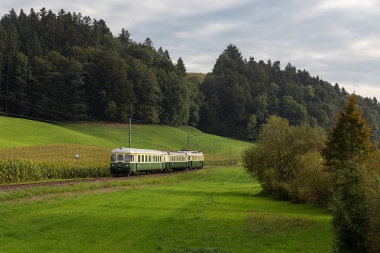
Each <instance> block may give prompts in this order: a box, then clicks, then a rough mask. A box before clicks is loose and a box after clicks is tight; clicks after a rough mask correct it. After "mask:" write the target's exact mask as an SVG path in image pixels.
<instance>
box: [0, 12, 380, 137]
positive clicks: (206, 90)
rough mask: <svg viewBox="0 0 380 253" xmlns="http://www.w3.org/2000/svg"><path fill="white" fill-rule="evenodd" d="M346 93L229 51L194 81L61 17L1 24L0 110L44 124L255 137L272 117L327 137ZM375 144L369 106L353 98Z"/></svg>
mask: <svg viewBox="0 0 380 253" xmlns="http://www.w3.org/2000/svg"><path fill="white" fill-rule="evenodd" d="M347 96H348V94H347V92H346V91H345V89H344V88H343V87H342V88H341V87H339V85H338V84H335V85H334V86H333V85H331V84H330V83H328V82H326V81H324V80H322V79H320V78H319V77H318V76H317V77H313V76H311V75H310V74H309V73H308V72H307V71H306V70H297V69H296V67H294V66H292V65H291V64H290V63H288V64H287V65H286V67H285V68H284V69H281V65H280V61H274V62H272V61H271V60H267V61H266V62H264V61H263V60H260V61H256V60H255V59H254V58H253V57H249V59H246V58H244V57H243V56H242V54H241V52H240V51H239V49H238V48H237V47H236V46H235V45H232V44H229V45H227V48H226V49H225V50H224V51H223V52H222V53H221V54H220V55H219V57H218V58H217V59H216V63H215V65H214V67H213V70H212V72H210V73H207V74H206V75H205V78H204V80H200V79H198V78H196V77H194V76H192V75H189V73H187V70H186V67H185V63H184V61H183V60H182V58H179V59H178V60H177V61H176V62H175V63H173V61H172V60H171V58H170V55H169V52H168V51H167V50H164V49H162V48H161V47H160V48H158V49H155V48H154V46H153V42H152V40H151V39H149V38H147V39H146V40H145V41H144V42H143V43H140V42H135V41H133V40H132V39H131V34H130V33H129V32H128V30H125V29H122V31H121V32H120V34H118V36H113V35H112V33H111V32H110V29H109V28H108V27H107V25H106V23H105V21H104V20H95V19H91V18H90V17H88V16H82V14H81V13H75V12H74V13H71V12H65V11H64V10H60V11H59V12H58V13H57V14H55V13H53V12H52V11H51V10H47V9H45V8H42V9H41V10H40V11H39V12H35V11H34V10H33V9H31V10H30V12H29V14H26V13H25V12H24V11H23V10H21V11H20V13H19V14H17V13H16V12H15V11H14V10H13V9H12V10H11V11H9V13H8V14H6V15H4V16H3V17H2V18H1V20H0V112H1V113H3V114H8V115H22V116H24V117H31V118H36V119H46V120H58V121H59V120H69V121H70V120H83V119H88V120H100V121H109V122H128V118H129V117H132V118H133V119H134V120H136V121H137V122H140V123H147V124H165V125H170V126H181V125H191V126H197V127H198V128H199V129H200V130H203V131H205V132H208V133H213V134H218V135H222V136H228V137H234V138H239V139H246V140H247V139H251V140H254V139H256V137H257V135H258V133H259V129H260V127H261V125H262V124H264V123H266V122H267V120H268V118H269V117H270V116H272V115H276V116H280V117H282V118H285V119H288V120H289V123H290V124H291V125H301V124H304V123H306V124H309V125H311V126H317V125H318V126H321V127H322V128H324V129H329V128H330V127H331V126H332V125H333V123H334V118H335V115H336V114H337V113H338V111H339V109H340V108H341V106H342V105H343V104H344V101H345V99H346V98H347ZM358 105H359V106H360V107H361V108H362V109H363V111H364V112H365V114H364V117H365V118H366V119H367V120H368V122H369V124H370V126H371V128H372V131H373V133H374V136H380V133H379V131H380V129H379V128H378V125H379V123H380V106H379V104H378V101H377V99H376V98H362V97H360V96H358Z"/></svg>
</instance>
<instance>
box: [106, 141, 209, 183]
mask: <svg viewBox="0 0 380 253" xmlns="http://www.w3.org/2000/svg"><path fill="white" fill-rule="evenodd" d="M203 164H204V155H203V153H202V152H200V151H197V150H179V151H160V150H151V149H138V148H124V147H120V148H115V149H113V150H112V151H111V163H110V171H111V174H112V175H114V176H129V175H138V174H139V173H146V174H149V173H160V172H167V171H178V170H189V169H201V168H203Z"/></svg>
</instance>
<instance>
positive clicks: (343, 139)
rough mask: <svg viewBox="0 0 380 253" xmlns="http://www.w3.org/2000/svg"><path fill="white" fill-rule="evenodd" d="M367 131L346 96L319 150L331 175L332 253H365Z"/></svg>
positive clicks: (366, 224)
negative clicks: (333, 241)
mask: <svg viewBox="0 0 380 253" xmlns="http://www.w3.org/2000/svg"><path fill="white" fill-rule="evenodd" d="M371 148H372V145H371V143H370V129H369V127H368V126H367V122H366V120H365V119H364V118H363V117H362V112H361V111H360V110H358V109H357V103H356V95H355V94H352V95H350V96H349V98H348V100H347V102H346V105H345V106H344V108H343V109H342V111H341V112H340V114H339V116H338V118H337V120H336V123H335V125H334V127H333V129H332V131H331V134H330V138H329V140H328V141H327V142H326V147H325V148H324V149H323V151H322V155H323V157H324V158H325V161H326V165H327V166H328V167H329V171H330V172H332V173H333V175H334V182H335V191H334V195H333V205H332V211H333V213H332V215H333V229H334V234H335V239H336V240H335V245H334V250H335V251H336V252H369V250H368V247H367V246H366V238H367V228H368V222H369V217H368V215H367V213H368V212H367V208H368V207H367V199H366V193H365V188H364V182H363V180H364V172H365V167H364V164H365V159H366V158H367V157H368V156H369V154H370V152H371Z"/></svg>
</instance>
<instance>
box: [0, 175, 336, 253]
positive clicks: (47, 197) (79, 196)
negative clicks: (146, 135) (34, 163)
mask: <svg viewBox="0 0 380 253" xmlns="http://www.w3.org/2000/svg"><path fill="white" fill-rule="evenodd" d="M260 190H261V188H260V185H259V184H258V183H257V182H255V181H254V180H253V179H252V178H251V177H249V176H248V175H247V174H246V173H244V171H243V170H242V169H241V168H213V169H211V168H209V169H203V170H199V171H195V172H189V173H184V174H181V175H172V176H168V177H160V178H150V179H146V178H145V179H144V178H136V179H134V180H125V181H119V182H113V183H99V184H82V185H78V186H71V187H67V186H66V187H65V188H63V189H60V187H57V188H52V189H43V190H37V189H34V190H29V191H32V193H31V194H30V196H34V197H29V198H20V197H21V196H28V193H27V191H28V190H24V191H22V192H24V193H21V192H19V193H18V194H16V193H11V192H2V193H1V194H0V197H1V198H0V199H1V200H0V201H1V203H0V204H1V205H0V214H1V215H0V252H169V253H179V252H191V253H192V252H194V253H195V252H200V253H208V252H220V253H227V252H239V253H240V252H329V251H330V245H331V240H332V234H331V231H330V230H331V228H330V219H331V218H330V216H329V215H328V214H327V211H325V210H322V209H319V208H316V207H313V206H311V205H293V204H289V203H286V202H278V201H273V200H270V199H268V198H265V197H262V196H260V195H258V193H259V192H260ZM36 191H37V192H39V193H40V194H35V192H36ZM33 192H34V193H33ZM12 194H13V195H12ZM15 194H16V195H15ZM36 195H39V196H36ZM12 196H13V197H12ZM17 196H18V197H17Z"/></svg>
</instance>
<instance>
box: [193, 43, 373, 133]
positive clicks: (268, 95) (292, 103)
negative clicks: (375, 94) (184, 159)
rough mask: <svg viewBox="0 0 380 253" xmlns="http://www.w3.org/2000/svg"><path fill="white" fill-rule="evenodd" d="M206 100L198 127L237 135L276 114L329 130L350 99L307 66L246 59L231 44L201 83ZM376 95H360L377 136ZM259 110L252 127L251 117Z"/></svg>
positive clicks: (256, 128)
mask: <svg viewBox="0 0 380 253" xmlns="http://www.w3.org/2000/svg"><path fill="white" fill-rule="evenodd" d="M202 92H203V94H204V96H205V104H204V105H203V107H202V109H201V117H200V122H199V126H200V128H201V129H202V130H204V131H207V132H212V133H217V134H220V135H225V136H231V137H236V138H245V139H251V138H255V136H257V133H258V132H259V130H260V126H261V125H262V124H265V123H266V122H267V119H268V118H269V117H270V116H272V115H277V116H281V117H283V118H286V119H287V120H288V121H289V123H290V124H291V125H301V124H304V123H306V124H310V125H312V126H317V125H318V126H321V127H323V128H324V129H325V130H327V129H329V128H330V127H331V126H332V125H333V124H334V118H335V116H336V114H337V113H338V111H339V109H340V108H341V106H342V105H343V104H344V101H345V99H346V98H347V92H346V91H345V90H344V88H340V87H339V85H338V84H335V86H332V85H331V84H330V83H328V82H325V81H323V80H321V79H320V78H319V77H318V76H317V77H312V76H310V74H309V73H308V72H307V71H306V70H302V71H301V70H297V69H296V68H295V67H294V66H292V65H291V64H290V63H288V64H287V65H286V67H285V69H281V65H280V62H279V61H274V62H272V61H270V60H268V61H267V62H264V61H262V60H260V61H255V60H254V58H253V57H249V60H248V61H247V60H246V59H243V57H242V54H241V53H240V51H239V49H238V48H237V47H236V46H235V45H231V44H230V45H228V46H227V48H226V49H225V50H224V51H223V53H222V54H221V55H220V56H219V58H218V59H217V60H216V63H215V66H214V69H213V71H212V73H208V74H207V76H206V78H205V81H204V83H203V85H202ZM375 101H377V100H376V99H375V98H374V99H373V100H372V99H370V98H365V99H363V98H360V99H359V104H360V106H361V107H363V109H365V111H366V113H365V115H364V116H365V117H366V119H368V120H369V122H370V125H371V128H372V130H373V133H374V134H375V135H374V137H373V139H375V138H378V136H379V133H380V129H379V128H378V125H379V124H378V123H379V122H380V107H379V105H378V104H377V102H375ZM252 115H255V118H256V124H255V125H254V126H253V125H252V121H251V117H252Z"/></svg>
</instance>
